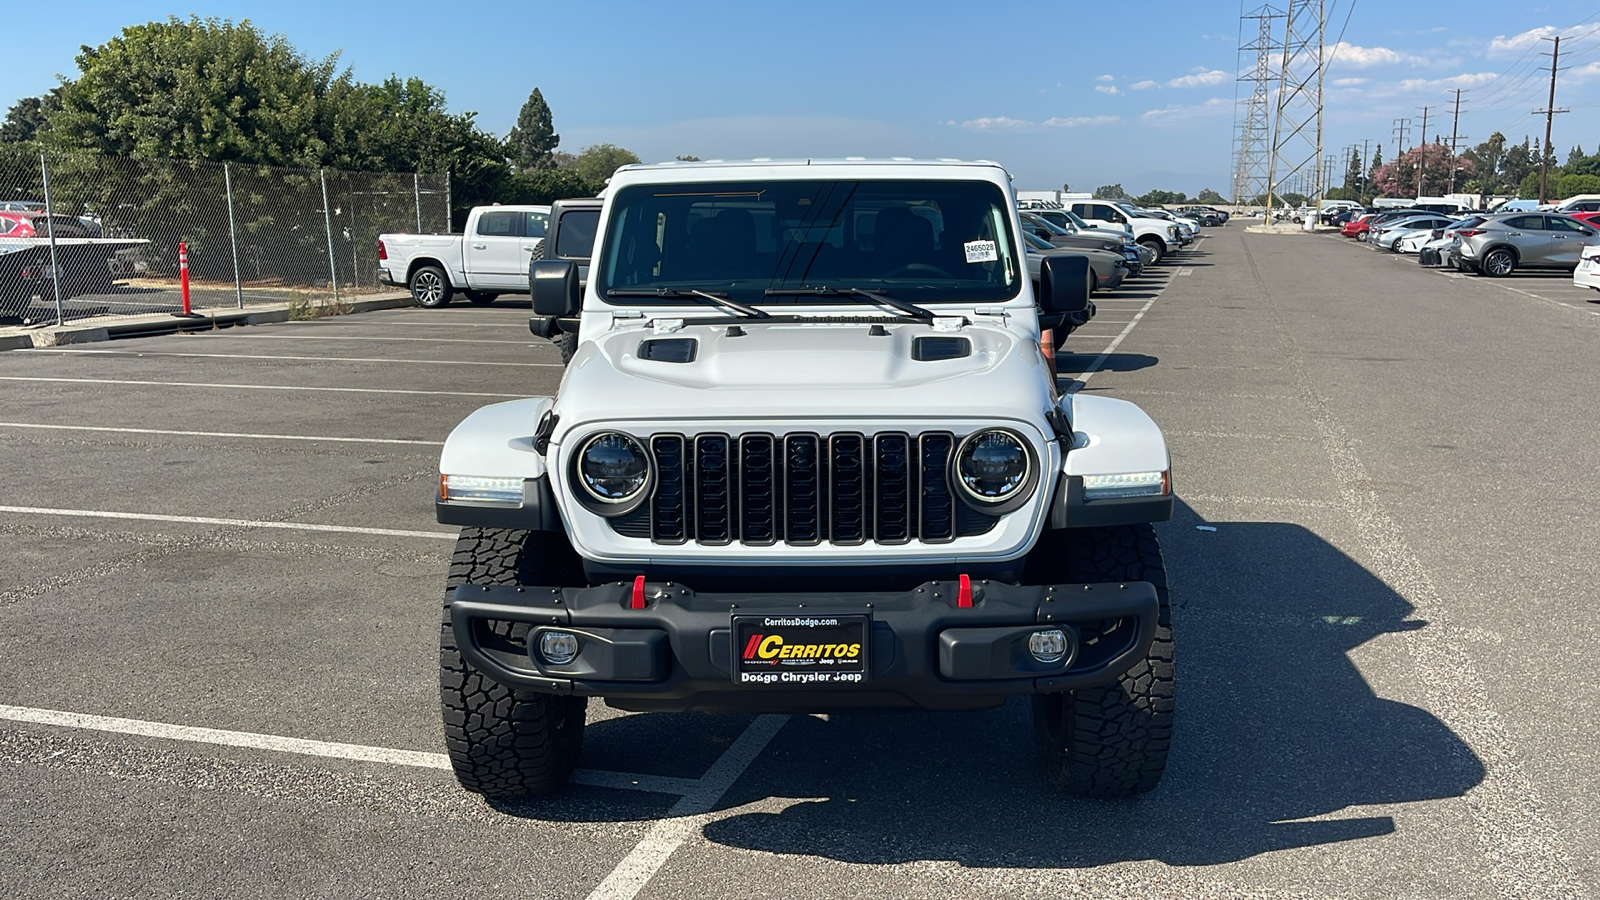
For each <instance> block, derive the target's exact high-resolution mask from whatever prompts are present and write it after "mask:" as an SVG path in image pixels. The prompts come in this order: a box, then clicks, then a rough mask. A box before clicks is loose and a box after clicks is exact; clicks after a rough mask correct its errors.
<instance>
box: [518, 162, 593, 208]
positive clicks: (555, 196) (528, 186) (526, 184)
mask: <svg viewBox="0 0 1600 900" xmlns="http://www.w3.org/2000/svg"><path fill="white" fill-rule="evenodd" d="M603 187H605V182H603V181H602V182H600V183H598V184H597V183H595V182H591V181H589V180H588V179H586V178H584V177H583V176H582V175H580V174H579V173H578V170H577V169H571V168H568V169H526V170H523V171H521V172H518V173H516V174H515V175H513V176H512V177H511V182H510V185H509V186H508V189H507V191H506V194H505V196H506V197H507V198H508V199H509V201H510V202H512V203H549V202H550V201H552V200H563V199H566V198H568V197H593V196H594V195H595V194H596V193H598V192H599V190H600V189H601V188H603Z"/></svg>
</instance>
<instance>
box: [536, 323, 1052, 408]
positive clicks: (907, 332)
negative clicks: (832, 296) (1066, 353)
mask: <svg viewBox="0 0 1600 900" xmlns="http://www.w3.org/2000/svg"><path fill="white" fill-rule="evenodd" d="M691 323H692V320H691ZM880 330H881V332H883V333H881V334H874V331H880ZM730 332H732V333H730ZM919 338H924V339H949V338H954V339H958V340H959V339H962V338H964V339H966V341H967V343H968V344H969V345H970V352H968V353H967V354H965V355H960V356H955V357H953V358H944V359H939V358H918V356H923V357H929V356H935V357H936V356H938V355H939V353H938V352H937V351H939V350H941V349H944V350H948V347H940V346H939V345H940V344H948V342H947V341H938V340H935V341H933V342H932V343H931V344H928V343H925V344H923V345H922V350H923V352H921V353H919V352H918V350H917V347H918V339H919ZM647 341H694V342H695V347H694V359H693V360H692V361H688V362H670V361H666V360H663V359H648V358H645V355H644V353H645V351H644V349H643V345H644V344H645V342H647ZM1049 405H1050V397H1049V381H1048V375H1047V374H1046V372H1045V369H1044V361H1043V359H1042V357H1041V355H1040V352H1039V347H1038V344H1037V343H1036V342H1034V341H1032V340H1030V339H1028V338H1025V337H1023V336H1020V335H1017V334H1015V333H1013V332H1010V331H1007V330H1005V329H1003V328H1000V327H994V326H986V325H982V324H978V325H969V326H964V327H960V328H955V329H951V330H945V329H940V328H936V327H935V326H934V325H931V324H927V323H913V322H903V323H902V322H894V323H888V324H884V325H883V326H882V328H881V329H876V328H874V327H873V326H872V325H870V324H864V323H863V324H857V323H851V324H839V323H831V322H830V323H797V324H787V323H784V324H762V323H760V322H759V321H755V320H752V321H749V322H740V323H739V324H738V325H737V326H733V327H730V326H729V325H726V324H723V325H715V326H711V325H694V324H686V325H685V326H684V327H682V328H679V329H677V330H675V331H665V330H658V329H657V328H655V327H654V326H651V325H645V326H642V327H632V328H626V329H623V330H620V331H616V332H613V333H611V334H608V335H606V336H604V337H602V338H601V339H600V340H598V341H596V342H594V343H588V344H584V345H583V346H582V347H581V348H580V349H579V352H578V354H577V356H575V357H574V358H573V360H572V364H571V365H570V366H569V367H568V370H567V373H566V376H565V378H564V379H563V380H562V382H561V389H560V394H559V398H558V400H557V409H558V411H559V412H560V413H561V416H562V428H563V430H565V429H566V428H567V427H569V426H571V425H575V424H578V423H579V422H588V421H604V420H624V419H626V420H635V421H637V420H648V419H708V418H716V419H727V418H749V419H774V418H830V419H837V418H863V417H865V418H892V417H906V416H914V417H930V416H931V417H937V418H943V417H964V416H977V417H990V418H992V417H1002V418H1012V419H1024V420H1030V421H1032V420H1036V419H1037V418H1038V417H1039V415H1040V414H1041V412H1042V411H1043V410H1044V409H1046V408H1048V407H1049Z"/></svg>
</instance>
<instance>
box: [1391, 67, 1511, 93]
mask: <svg viewBox="0 0 1600 900" xmlns="http://www.w3.org/2000/svg"><path fill="white" fill-rule="evenodd" d="M1499 77H1500V76H1499V75H1496V74H1495V73H1493V72H1463V73H1461V74H1460V75H1451V76H1450V77H1449V78H1406V79H1403V80H1401V81H1400V82H1399V84H1398V85H1396V86H1397V87H1398V88H1399V89H1400V90H1402V91H1437V90H1451V89H1453V88H1462V89H1471V88H1475V87H1478V86H1479V85H1484V84H1488V83H1489V82H1491V81H1494V80H1495V79H1496V78H1499Z"/></svg>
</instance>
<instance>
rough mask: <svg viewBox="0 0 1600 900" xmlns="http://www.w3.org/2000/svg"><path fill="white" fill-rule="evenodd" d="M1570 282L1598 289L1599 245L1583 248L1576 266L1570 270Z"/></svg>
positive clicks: (1599, 277) (1599, 287) (1599, 268)
mask: <svg viewBox="0 0 1600 900" xmlns="http://www.w3.org/2000/svg"><path fill="white" fill-rule="evenodd" d="M1572 283H1573V284H1575V285H1577V286H1578V287H1586V288H1593V289H1594V290H1597V291H1600V246H1588V247H1584V248H1583V256H1582V257H1580V258H1579V259H1578V267H1577V268H1576V269H1573V270H1572Z"/></svg>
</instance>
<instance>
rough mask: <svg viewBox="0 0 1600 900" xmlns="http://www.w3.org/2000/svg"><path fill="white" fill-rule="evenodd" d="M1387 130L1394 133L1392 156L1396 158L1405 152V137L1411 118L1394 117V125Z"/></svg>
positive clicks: (1408, 132) (1407, 133) (1409, 127)
mask: <svg viewBox="0 0 1600 900" xmlns="http://www.w3.org/2000/svg"><path fill="white" fill-rule="evenodd" d="M1389 131H1390V132H1391V133H1392V134H1394V158H1395V159H1397V160H1398V159H1399V158H1400V154H1402V153H1404V152H1406V138H1407V137H1408V136H1409V134H1410V131H1411V120H1410V119H1395V120H1394V127H1393V128H1391V129H1389Z"/></svg>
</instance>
